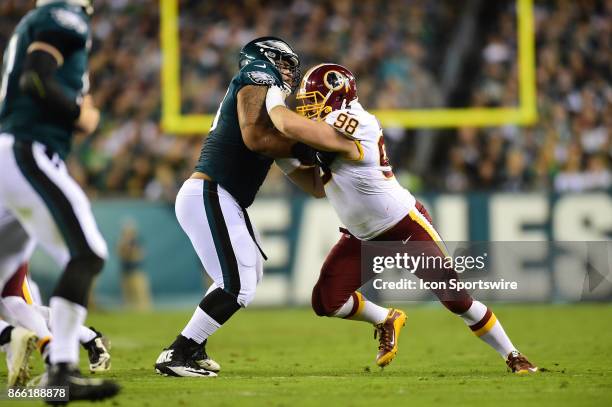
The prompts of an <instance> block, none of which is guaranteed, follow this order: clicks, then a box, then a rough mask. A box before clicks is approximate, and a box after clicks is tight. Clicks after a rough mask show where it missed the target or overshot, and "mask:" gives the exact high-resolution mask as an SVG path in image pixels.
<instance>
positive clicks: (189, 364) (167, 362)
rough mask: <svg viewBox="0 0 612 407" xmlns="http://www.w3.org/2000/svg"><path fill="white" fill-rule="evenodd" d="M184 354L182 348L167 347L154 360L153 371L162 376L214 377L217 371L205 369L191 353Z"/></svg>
mask: <svg viewBox="0 0 612 407" xmlns="http://www.w3.org/2000/svg"><path fill="white" fill-rule="evenodd" d="M188 355H189V356H186V355H185V352H184V350H183V349H180V348H167V349H164V350H163V351H162V353H160V355H159V357H158V358H157V361H155V371H156V372H157V373H158V374H160V375H162V376H175V377H215V376H217V373H215V372H213V371H211V370H207V369H205V368H204V367H202V366H200V365H199V364H198V363H196V362H195V360H193V359H192V357H191V356H192V355H193V353H188Z"/></svg>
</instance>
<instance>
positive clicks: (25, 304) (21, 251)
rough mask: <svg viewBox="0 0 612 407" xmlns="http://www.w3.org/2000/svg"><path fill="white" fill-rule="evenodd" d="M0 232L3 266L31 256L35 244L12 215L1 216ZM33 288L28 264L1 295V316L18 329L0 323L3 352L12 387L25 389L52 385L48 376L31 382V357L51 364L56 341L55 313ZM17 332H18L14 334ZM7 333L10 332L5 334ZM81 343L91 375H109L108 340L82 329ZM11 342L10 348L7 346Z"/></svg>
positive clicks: (6, 286)
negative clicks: (0, 235)
mask: <svg viewBox="0 0 612 407" xmlns="http://www.w3.org/2000/svg"><path fill="white" fill-rule="evenodd" d="M6 220H9V221H10V222H11V223H12V225H6V224H5V221H6ZM0 230H2V231H3V233H4V234H6V240H5V245H3V246H2V247H0V258H3V264H14V263H16V262H19V261H21V260H22V259H24V258H29V257H30V256H31V253H32V250H33V249H34V244H33V243H34V242H33V241H32V240H31V239H29V237H28V236H27V234H25V233H24V232H23V231H22V230H20V226H19V223H18V222H17V221H16V220H14V219H10V217H9V216H8V214H4V215H3V214H2V213H0ZM3 252H13V253H16V255H17V258H14V257H12V256H2V253H3ZM0 267H3V266H0ZM31 287H32V285H31V284H30V279H29V277H28V264H27V263H23V264H21V266H19V268H18V269H17V270H16V271H15V273H14V274H13V276H12V277H10V278H9V279H8V280H7V282H6V283H5V284H4V288H3V290H2V292H1V293H0V315H2V316H3V317H4V318H6V319H7V320H8V321H12V322H13V323H14V324H15V325H17V326H13V325H9V324H8V323H7V322H6V321H2V323H0V349H5V351H6V357H7V365H8V369H9V372H8V373H9V374H8V386H9V387H10V386H25V385H26V384H28V385H38V386H42V385H45V384H46V383H47V382H48V375H47V373H44V374H43V375H42V376H40V377H39V378H36V379H35V380H32V381H30V382H28V379H29V378H30V375H29V369H28V366H29V355H30V354H31V353H32V351H33V350H34V349H35V348H38V350H39V351H40V354H41V356H42V359H43V361H44V362H45V363H49V344H50V342H51V340H52V335H51V332H50V327H49V321H50V320H51V318H50V313H51V310H50V309H49V307H47V306H44V305H41V302H40V296H37V295H34V294H35V293H34V292H33V290H32V288H31ZM13 328H17V329H16V330H14V331H13V330H12V329H13ZM24 328H26V329H24ZM4 329H6V332H4V331H3V330H4ZM78 339H79V343H80V344H81V346H82V347H83V348H84V349H85V350H86V351H87V357H88V359H89V371H90V372H91V373H101V372H106V371H109V370H110V368H111V355H110V352H109V349H110V341H109V340H108V338H107V337H105V336H104V335H103V334H102V333H101V332H99V331H97V330H96V329H95V328H93V327H89V328H88V327H86V326H80V327H79V331H78ZM9 340H10V344H7V341H9ZM20 344H21V345H20Z"/></svg>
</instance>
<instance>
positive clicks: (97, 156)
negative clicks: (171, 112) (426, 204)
mask: <svg viewBox="0 0 612 407" xmlns="http://www.w3.org/2000/svg"><path fill="white" fill-rule="evenodd" d="M460 3H461V2H454V1H450V0H448V1H439V2H431V1H425V0H401V1H399V0H398V1H382V0H381V1H356V0H352V1H351V0H334V1H331V0H326V1H307V0H288V1H280V0H270V1H266V0H241V1H228V2H212V1H197V0H182V1H180V7H181V19H180V25H181V32H180V33H181V64H182V70H181V75H182V89H181V90H182V111H183V112H184V113H214V112H215V111H216V109H217V107H218V105H219V102H220V101H221V99H222V98H223V95H224V93H225V90H226V88H227V84H228V83H229V80H230V79H231V77H232V76H233V75H234V74H235V72H236V71H237V56H238V52H239V49H240V47H241V46H242V45H243V44H245V43H246V42H248V41H249V40H251V39H252V38H254V37H257V36H261V35H270V34H273V35H276V36H279V37H282V38H284V39H286V40H287V41H288V42H289V43H290V44H292V45H293V47H294V48H295V49H296V50H297V51H298V52H299V54H300V56H301V57H302V61H303V66H304V67H308V66H311V65H313V64H315V63H318V62H321V61H334V62H338V63H341V64H344V65H346V66H347V67H349V68H350V69H351V70H353V72H354V73H355V74H356V76H357V79H358V90H359V97H360V100H361V102H362V103H363V105H364V106H365V107H366V108H367V109H394V108H404V109H409V108H428V107H440V106H442V104H443V103H444V100H443V97H442V96H441V94H442V92H441V89H440V86H439V82H440V81H439V78H440V74H441V73H440V69H441V68H440V67H441V66H442V63H443V59H444V54H445V49H446V47H447V45H448V43H449V42H450V40H451V39H452V38H451V37H452V35H453V30H452V27H453V26H455V25H456V24H457V23H458V20H459V18H460V11H461V4H460ZM33 4H34V1H33V0H2V2H0V23H1V24H0V49H4V47H5V46H6V43H7V41H8V37H9V35H10V33H11V31H12V29H13V27H14V26H15V24H16V23H17V21H18V20H19V18H20V17H21V16H22V15H23V14H25V13H26V12H27V10H28V9H29V8H31V7H32V6H33ZM535 4H536V8H535V19H536V33H537V34H536V37H537V87H538V111H539V120H538V122H537V124H536V125H533V126H532V127H528V128H524V127H516V126H506V127H500V128H490V129H488V128H485V129H478V128H461V129H458V130H457V131H455V132H452V133H449V134H448V135H447V137H451V138H452V141H450V142H447V143H445V146H446V147H445V148H444V149H442V150H441V151H439V152H437V153H436V154H439V155H441V157H439V158H440V159H439V160H438V162H442V163H443V165H440V166H438V165H436V166H435V167H436V168H428V169H427V174H418V173H417V174H411V176H412V177H416V178H424V179H426V180H427V182H421V183H420V185H421V188H422V190H426V191H432V190H433V191H451V192H465V191H471V190H487V191H489V190H490V191H530V190H556V191H584V190H595V189H606V188H610V187H611V185H612V180H611V172H610V168H611V162H612V160H611V154H612V143H611V133H612V78H611V72H612V70H611V68H610V67H611V66H612V61H611V57H610V55H611V53H610V49H611V47H612V44H611V38H612V1H610V0H598V1H596V0H582V1H575V2H565V1H564V2H557V1H539V0H536V1H535ZM95 5H96V13H95V15H94V17H93V49H92V55H91V61H90V72H91V82H92V89H93V95H94V99H95V102H96V104H97V105H98V106H99V107H100V108H101V110H102V123H101V126H100V128H99V130H98V131H97V132H96V134H95V135H94V136H93V137H91V138H89V139H86V140H80V141H78V142H77V143H76V145H75V154H74V155H73V157H72V158H71V159H70V162H69V165H70V167H71V170H72V173H73V175H74V176H75V178H76V179H77V180H78V181H79V182H80V183H81V184H82V185H84V187H85V188H86V190H87V191H88V193H90V194H91V195H92V196H130V197H143V196H144V197H146V198H148V199H152V200H162V201H173V199H174V195H175V193H176V191H177V190H178V187H179V186H180V184H181V183H182V182H183V180H184V179H185V178H186V177H188V176H189V174H190V173H191V172H192V169H193V166H194V164H195V162H196V160H197V157H198V155H199V152H200V146H201V142H202V138H203V137H205V135H206V131H207V129H203V131H202V134H194V135H192V136H191V137H176V136H174V135H171V134H165V133H164V132H163V131H162V130H161V128H160V126H159V119H160V108H161V107H160V106H161V104H160V98H161V95H160V66H161V58H162V55H161V51H160V41H159V9H158V2H157V1H153V0H132V1H128V0H96V2H95ZM497 18H498V21H497V22H496V23H495V24H493V25H492V26H493V27H494V30H491V32H488V33H487V37H486V40H485V41H484V48H483V49H482V51H481V52H480V53H479V58H480V59H481V61H480V63H478V64H477V66H478V67H479V68H478V69H479V71H478V73H477V75H476V78H475V80H474V81H473V83H471V84H470V86H471V88H470V89H469V92H468V95H470V96H469V98H468V99H469V100H466V101H465V106H477V107H483V106H516V105H517V103H518V86H519V84H518V75H517V69H518V68H517V43H516V15H515V13H514V1H507V7H506V8H502V11H501V12H500V13H499V15H498V16H497ZM408 138H409V137H408V136H406V137H404V139H408ZM398 139H399V140H402V138H401V137H399V138H398ZM401 144H402V143H401V142H399V143H392V145H393V146H394V147H397V148H400V147H401ZM401 151H403V150H401ZM390 154H391V157H392V158H394V161H395V162H394V165H395V167H396V173H399V174H401V173H402V172H408V171H410V165H409V164H410V163H409V162H407V161H408V160H409V158H410V156H409V155H402V154H393V152H392V151H391V152H390ZM281 178H282V176H281V175H280V173H279V172H278V171H275V172H273V173H272V174H271V176H270V179H269V180H268V181H267V182H266V184H265V186H264V189H265V191H264V193H265V192H266V191H267V192H274V191H277V192H278V191H286V190H287V189H288V188H289V187H288V185H287V182H285V181H282V180H281ZM400 179H403V178H401V177H400ZM416 192H419V191H416Z"/></svg>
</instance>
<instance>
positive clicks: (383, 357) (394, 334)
mask: <svg viewBox="0 0 612 407" xmlns="http://www.w3.org/2000/svg"><path fill="white" fill-rule="evenodd" d="M404 325H406V313H405V312H404V311H402V310H399V309H395V308H391V309H390V310H389V314H387V318H386V319H385V320H384V321H383V322H381V323H380V324H378V325H376V326H375V328H374V339H376V337H377V336H378V342H379V344H378V353H377V354H376V364H377V365H378V366H380V367H385V366H387V365H388V364H389V363H391V361H392V360H393V358H394V357H395V354H396V353H397V348H398V340H399V336H400V332H401V330H402V328H403V327H404Z"/></svg>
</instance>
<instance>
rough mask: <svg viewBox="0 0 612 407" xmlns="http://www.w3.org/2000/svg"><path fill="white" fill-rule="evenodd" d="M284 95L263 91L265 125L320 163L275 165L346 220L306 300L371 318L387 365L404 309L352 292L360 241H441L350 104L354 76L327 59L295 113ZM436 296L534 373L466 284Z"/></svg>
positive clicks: (374, 125)
mask: <svg viewBox="0 0 612 407" xmlns="http://www.w3.org/2000/svg"><path fill="white" fill-rule="evenodd" d="M284 98H285V94H284V93H283V91H282V89H280V88H278V87H270V89H269V90H268V94H267V97H266V108H267V110H268V113H269V115H270V119H271V120H272V123H273V124H274V126H275V127H276V128H277V129H278V130H279V131H280V132H281V133H283V134H284V135H285V136H286V137H288V138H290V139H294V140H296V141H300V142H302V143H305V144H308V145H310V146H312V147H314V148H315V149H317V150H318V151H320V153H319V154H318V155H319V164H320V168H321V169H319V168H315V169H306V168H303V167H300V165H299V163H298V162H297V161H292V160H291V159H286V160H277V164H278V165H279V167H280V168H281V169H282V170H283V171H284V172H285V173H286V174H288V175H289V177H290V178H291V179H292V180H293V181H294V182H295V183H296V184H298V185H299V186H301V187H302V188H303V189H304V190H306V191H307V192H310V193H311V194H312V195H314V196H316V197H322V196H327V198H328V199H329V201H330V202H331V204H332V206H333V207H334V209H335V211H336V213H337V214H338V217H339V218H340V220H341V221H342V223H343V224H344V226H345V227H346V229H341V231H342V236H341V238H340V240H339V241H338V243H337V244H336V245H335V246H334V247H333V248H332V250H331V252H330V253H329V255H328V257H327V259H326V260H325V263H324V264H323V267H322V269H321V274H320V276H319V280H318V282H317V284H316V285H315V287H314V289H313V293H312V306H313V308H314V310H315V312H316V313H317V315H321V316H329V317H340V318H348V319H355V320H361V321H368V322H370V323H372V324H374V326H375V334H377V335H378V337H379V348H378V353H377V355H376V363H377V364H378V365H379V366H386V365H387V364H389V363H390V362H391V361H392V360H393V358H394V357H395V354H396V353H397V349H398V337H399V334H400V330H401V328H402V327H403V325H404V323H405V320H406V315H405V313H404V312H403V311H401V310H398V309H394V308H391V309H387V308H384V307H381V306H379V305H377V304H374V303H373V302H371V301H368V300H367V299H365V298H364V297H363V296H362V295H361V294H360V293H359V292H358V291H357V290H358V289H359V287H361V285H362V276H361V241H368V240H370V241H372V240H373V241H397V242H398V241H400V240H401V241H405V240H407V239H410V240H411V241H418V242H424V243H423V248H424V251H425V254H427V255H433V256H441V257H444V256H445V255H446V252H445V248H444V244H443V242H442V239H441V238H440V235H439V234H438V233H437V232H436V230H435V228H434V227H433V225H432V220H431V217H430V216H429V214H428V213H427V210H426V209H425V208H424V207H423V205H421V204H420V203H419V202H418V201H416V199H415V198H414V197H413V196H412V194H411V193H410V192H409V191H408V190H406V189H405V188H403V187H402V186H401V185H400V184H399V183H398V182H397V181H396V179H395V178H394V177H393V172H392V168H391V166H390V164H389V160H388V158H387V155H386V152H385V144H384V139H383V132H382V128H381V126H380V124H379V122H378V120H377V119H376V117H375V116H373V115H372V114H370V113H368V112H367V111H366V110H364V108H363V107H362V106H361V104H360V103H359V102H358V99H357V86H356V83H355V77H354V75H353V74H352V73H351V72H350V71H349V70H348V69H346V68H345V67H343V66H341V65H337V64H329V63H326V64H320V65H316V66H314V67H313V68H311V69H310V70H309V71H308V72H307V73H306V74H305V75H304V78H303V79H302V82H301V85H300V89H299V90H298V93H297V95H296V98H297V100H298V101H299V102H301V106H298V107H297V112H298V113H299V114H297V113H295V112H293V111H291V110H289V109H288V108H287V107H286V106H285V103H284ZM321 171H322V177H321V180H319V175H320V174H321ZM406 250H409V249H406ZM415 274H416V275H417V276H418V277H419V278H421V279H423V280H429V281H440V280H446V281H448V280H450V279H451V278H457V274H456V273H455V271H454V270H452V269H444V268H442V269H440V270H423V269H418V270H417V271H416V272H415ZM434 294H436V296H437V297H438V299H439V300H440V301H441V302H442V303H443V304H444V306H445V307H446V308H448V309H449V310H450V311H452V312H454V313H455V314H458V315H459V316H460V317H461V318H462V319H463V320H464V321H465V323H466V324H467V325H468V326H469V327H470V329H471V330H472V331H473V332H474V333H475V334H476V335H477V336H479V337H480V338H481V339H482V340H484V341H485V342H486V343H487V344H489V345H490V346H491V347H493V348H494V349H495V350H496V351H497V352H498V353H499V354H500V355H501V357H502V358H504V359H505V361H506V364H507V366H508V368H509V369H510V370H511V371H512V372H515V373H529V372H535V371H537V367H535V366H534V365H533V364H531V363H530V362H529V361H528V360H527V358H526V357H525V356H524V355H522V354H521V353H520V352H519V351H518V350H517V349H516V348H515V347H514V345H513V344H512V342H511V341H510V339H509V338H508V336H507V335H506V333H505V331H504V329H503V327H502V326H501V323H500V322H499V321H498V320H497V318H496V317H495V315H494V314H493V313H492V312H491V310H490V309H489V308H487V307H486V306H485V305H484V304H482V303H481V302H479V301H476V300H474V299H473V298H472V297H471V296H470V294H469V293H468V292H467V291H465V290H463V291H460V292H459V293H455V294H450V293H449V291H448V290H434Z"/></svg>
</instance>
